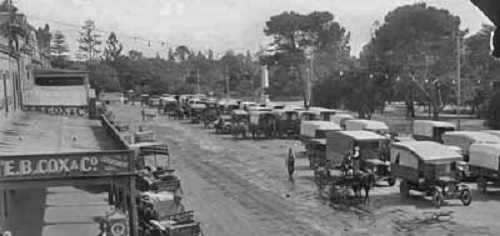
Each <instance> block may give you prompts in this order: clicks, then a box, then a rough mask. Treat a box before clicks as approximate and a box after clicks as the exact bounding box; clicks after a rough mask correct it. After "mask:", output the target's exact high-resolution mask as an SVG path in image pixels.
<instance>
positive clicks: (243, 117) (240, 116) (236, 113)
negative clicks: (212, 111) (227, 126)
mask: <svg viewBox="0 0 500 236" xmlns="http://www.w3.org/2000/svg"><path fill="white" fill-rule="evenodd" d="M249 123H250V115H249V114H248V112H247V111H245V110H233V111H232V112H231V129H232V130H231V132H232V133H233V136H234V137H235V138H238V137H239V136H240V135H241V136H242V137H243V138H246V137H247V132H248V129H249Z"/></svg>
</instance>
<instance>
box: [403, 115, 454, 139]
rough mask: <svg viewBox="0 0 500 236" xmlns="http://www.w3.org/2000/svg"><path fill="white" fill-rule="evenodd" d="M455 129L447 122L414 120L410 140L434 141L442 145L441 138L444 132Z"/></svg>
mask: <svg viewBox="0 0 500 236" xmlns="http://www.w3.org/2000/svg"><path fill="white" fill-rule="evenodd" d="M456 129H457V127H456V126H455V125H454V124H452V123H449V122H444V121H432V120H416V121H413V135H412V138H413V139H415V140H417V141H434V142H438V143H443V139H442V136H443V134H444V133H445V132H450V131H455V130H456Z"/></svg>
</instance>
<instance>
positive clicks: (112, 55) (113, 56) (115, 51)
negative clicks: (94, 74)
mask: <svg viewBox="0 0 500 236" xmlns="http://www.w3.org/2000/svg"><path fill="white" fill-rule="evenodd" d="M122 51H123V45H122V44H121V43H120V42H119V41H118V38H117V37H116V34H115V33H114V32H111V34H110V35H109V37H108V40H107V41H106V48H105V49H104V55H103V57H104V60H106V61H116V60H119V59H121V57H122V55H121V53H122Z"/></svg>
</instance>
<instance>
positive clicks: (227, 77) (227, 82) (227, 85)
mask: <svg viewBox="0 0 500 236" xmlns="http://www.w3.org/2000/svg"><path fill="white" fill-rule="evenodd" d="M228 74H229V71H228ZM224 77H225V79H226V90H227V99H229V76H228V75H224Z"/></svg>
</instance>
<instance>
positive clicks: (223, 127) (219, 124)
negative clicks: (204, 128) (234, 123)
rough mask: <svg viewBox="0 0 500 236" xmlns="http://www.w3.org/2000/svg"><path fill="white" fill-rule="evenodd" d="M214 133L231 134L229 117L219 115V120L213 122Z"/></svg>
mask: <svg viewBox="0 0 500 236" xmlns="http://www.w3.org/2000/svg"><path fill="white" fill-rule="evenodd" d="M214 127H215V133H216V134H230V133H231V116H230V115H221V116H219V119H218V120H217V121H216V122H215V125H214Z"/></svg>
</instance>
